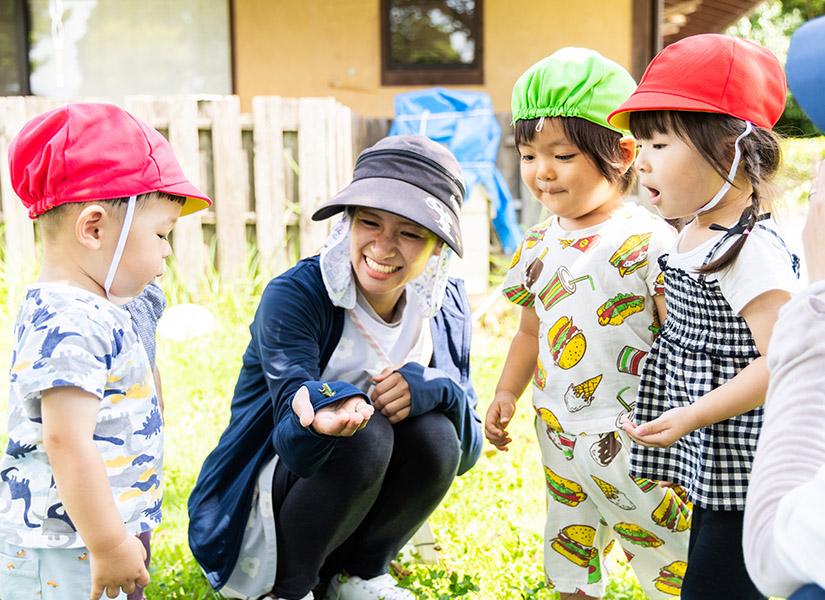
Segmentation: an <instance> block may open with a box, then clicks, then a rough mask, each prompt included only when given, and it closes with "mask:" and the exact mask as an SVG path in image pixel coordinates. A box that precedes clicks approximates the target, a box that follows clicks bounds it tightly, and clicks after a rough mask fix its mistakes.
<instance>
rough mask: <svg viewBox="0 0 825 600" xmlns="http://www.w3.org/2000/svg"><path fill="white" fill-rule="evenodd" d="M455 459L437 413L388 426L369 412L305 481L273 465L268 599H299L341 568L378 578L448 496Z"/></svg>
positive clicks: (451, 430)
mask: <svg viewBox="0 0 825 600" xmlns="http://www.w3.org/2000/svg"><path fill="white" fill-rule="evenodd" d="M459 453H460V449H459V445H458V436H457V435H456V431H455V427H454V426H453V424H452V423H451V422H450V421H449V419H447V417H445V416H444V415H443V414H441V413H435V412H430V413H426V414H423V415H420V416H418V417H410V418H407V419H405V420H403V421H401V422H400V423H396V424H395V425H390V423H389V421H387V419H386V418H385V417H384V416H383V415H381V414H379V413H378V412H376V413H375V414H374V415H373V416H372V418H371V419H370V421H369V423H368V424H367V426H366V427H365V428H364V429H362V430H361V431H359V432H357V433H356V434H355V435H353V436H352V437H348V438H341V439H340V440H338V442H337V444H336V446H335V450H334V451H333V452H332V455H331V456H330V457H329V459H328V460H327V461H326V462H325V463H324V465H323V466H322V467H321V469H319V470H318V472H317V473H315V474H314V475H312V476H311V477H308V478H299V477H298V476H296V475H295V474H294V473H292V472H291V471H290V470H289V469H288V468H287V467H286V466H285V465H284V463H283V462H280V461H279V462H278V465H277V467H276V468H275V475H274V478H273V489H272V498H273V502H274V507H275V514H276V515H277V516H276V517H275V519H276V526H277V533H278V573H277V576H276V579H275V587H274V589H273V591H274V592H275V594H276V595H278V596H282V597H286V598H301V597H303V596H304V595H306V594H307V593H308V592H309V591H310V590H312V589H313V588H314V587H315V586H316V585H317V584H318V583H319V581H320V579H321V577H324V578H327V577H331V576H332V575H335V574H336V573H338V572H340V571H342V570H346V571H347V572H348V573H349V574H350V575H358V576H359V577H363V578H370V577H376V576H378V575H382V574H384V573H386V572H387V569H388V568H389V564H390V561H391V560H393V559H394V558H395V557H396V555H397V554H398V551H399V550H400V549H401V547H402V546H403V545H404V544H405V543H406V542H407V541H408V540H409V539H410V538H411V537H412V536H413V534H414V533H415V532H416V531H417V530H418V528H419V527H420V526H421V525H422V524H423V523H424V521H426V520H427V517H429V516H430V514H431V513H432V512H433V511H434V510H435V509H436V507H437V506H438V504H439V503H440V502H441V500H442V498H444V496H445V494H446V493H447V490H449V488H450V484H451V483H452V481H453V479H454V478H455V474H456V469H457V468H458V460H459Z"/></svg>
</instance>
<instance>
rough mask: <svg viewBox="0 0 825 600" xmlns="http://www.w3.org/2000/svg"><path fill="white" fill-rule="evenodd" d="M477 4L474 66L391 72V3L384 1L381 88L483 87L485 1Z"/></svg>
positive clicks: (382, 4)
mask: <svg viewBox="0 0 825 600" xmlns="http://www.w3.org/2000/svg"><path fill="white" fill-rule="evenodd" d="M475 1H476V13H477V14H476V19H477V31H476V37H475V44H476V47H475V61H474V64H473V65H456V66H434V67H430V68H426V69H390V67H389V65H390V64H391V55H390V0H381V15H380V18H381V23H380V27H381V85H385V86H391V85H482V84H484V0H475Z"/></svg>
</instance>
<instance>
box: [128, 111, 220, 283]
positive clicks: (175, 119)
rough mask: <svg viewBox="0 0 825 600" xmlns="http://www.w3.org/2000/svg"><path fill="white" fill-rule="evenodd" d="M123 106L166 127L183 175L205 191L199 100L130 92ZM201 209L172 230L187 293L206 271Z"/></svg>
mask: <svg viewBox="0 0 825 600" xmlns="http://www.w3.org/2000/svg"><path fill="white" fill-rule="evenodd" d="M126 110H128V111H129V112H131V113H132V114H134V115H135V116H136V117H138V118H140V119H143V120H144V121H146V122H147V123H148V124H149V125H151V126H152V127H155V128H158V129H163V128H165V129H166V130H167V132H168V133H167V138H168V140H169V145H170V146H172V150H173V151H174V152H175V157H176V158H177V159H178V162H179V163H180V165H181V168H182V169H183V173H184V175H186V178H187V179H189V181H191V182H192V183H193V184H194V185H195V186H196V187H197V188H198V189H199V190H201V191H202V192H204V193H207V192H206V190H207V187H206V183H207V182H206V181H203V180H202V179H203V178H202V176H201V169H200V150H199V137H198V103H197V99H196V97H194V96H174V97H164V98H156V97H154V96H131V97H128V98H126ZM202 216H203V213H201V212H197V213H194V214H192V215H187V216H186V218H184V219H180V220H178V222H177V224H176V225H175V230H174V231H173V233H172V247H173V250H174V257H175V262H176V263H177V265H178V267H179V268H178V274H179V276H180V277H181V279H182V280H183V282H184V284H185V286H186V288H187V289H188V290H189V292H190V293H193V294H197V293H198V292H199V291H200V288H201V285H202V283H203V279H202V277H203V274H204V273H205V271H206V258H207V257H206V249H205V247H204V243H203V227H202V223H203V218H202Z"/></svg>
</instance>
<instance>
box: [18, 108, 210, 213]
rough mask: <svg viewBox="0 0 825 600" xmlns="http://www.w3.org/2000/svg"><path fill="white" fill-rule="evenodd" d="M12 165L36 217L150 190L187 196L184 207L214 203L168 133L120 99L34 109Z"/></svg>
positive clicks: (20, 190) (187, 209)
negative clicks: (190, 174) (72, 205)
mask: <svg viewBox="0 0 825 600" xmlns="http://www.w3.org/2000/svg"><path fill="white" fill-rule="evenodd" d="M9 171H10V174H11V183H12V187H13V188H14V191H15V192H16V193H17V195H18V196H19V197H20V200H21V201H22V202H23V206H25V207H26V208H27V209H28V211H29V216H30V217H31V218H32V219H34V218H37V217H38V216H40V215H42V214H44V213H46V212H47V211H49V210H53V209H54V208H55V207H57V206H60V205H63V204H66V203H74V202H89V201H101V200H110V199H112V198H122V197H126V198H128V197H131V196H139V195H141V194H147V193H150V192H165V193H168V194H173V195H177V196H181V197H183V198H185V199H186V202H185V203H184V206H183V208H182V209H181V215H186V214H189V213H192V212H195V211H197V210H201V209H203V208H206V207H208V206H209V205H211V204H212V201H211V200H209V198H207V197H206V196H205V195H204V194H203V192H201V191H200V190H198V189H197V188H196V187H195V186H194V185H192V184H191V183H190V182H189V180H188V179H187V178H186V176H185V175H184V173H183V170H182V169H181V167H180V165H179V164H178V161H177V159H176V158H175V155H174V153H173V152H172V147H171V146H170V145H169V142H167V141H166V138H164V137H163V136H162V135H161V134H160V133H159V132H158V131H157V130H156V129H153V128H152V127H150V126H149V125H147V124H146V123H144V122H143V121H141V120H140V119H137V118H135V117H134V116H132V115H131V114H129V113H128V112H126V111H125V110H123V109H122V108H119V107H118V106H115V105H114V104H99V103H94V102H82V103H77V104H68V105H66V106H62V107H60V108H57V109H54V110H51V111H48V112H45V113H43V114H41V115H38V116H36V117H35V118H34V119H32V120H31V121H29V122H28V123H26V124H25V125H24V126H23V128H22V129H21V130H20V132H19V133H18V134H17V135H16V136H15V138H14V139H13V140H12V142H11V144H10V145H9Z"/></svg>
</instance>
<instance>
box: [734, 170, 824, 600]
mask: <svg viewBox="0 0 825 600" xmlns="http://www.w3.org/2000/svg"><path fill="white" fill-rule="evenodd" d="M814 188H816V189H819V190H825V162H823V163H820V165H819V173H818V176H817V180H816V182H815V183H814ZM802 239H803V242H804V246H805V258H806V262H807V266H808V279H809V281H811V282H812V283H811V285H809V286H808V288H807V289H806V290H805V291H804V292H803V293H801V294H800V295H799V296H797V297H796V298H794V299H793V300H792V301H791V302H790V303H788V304H787V305H786V306H785V307H784V308H783V309H782V311H781V313H780V316H779V320H778V321H777V323H776V327H775V331H774V334H773V339H772V341H771V345H770V349H769V351H768V368H769V369H770V373H771V378H770V385H769V387H768V394H767V400H766V402H765V424H764V425H763V428H762V434H761V436H760V438H759V445H758V447H757V451H756V459H755V460H754V463H753V470H752V472H751V481H750V485H749V487H748V498H747V502H746V505H745V523H744V535H743V544H744V552H745V564H746V566H747V568H748V572H749V573H750V576H751V578H752V579H753V581H754V583H756V585H757V587H758V588H759V589H760V590H761V591H762V592H763V593H765V594H770V595H775V596H782V597H786V596H788V595H789V594H791V593H792V592H793V591H794V590H796V589H797V588H798V587H800V586H802V585H804V584H806V583H811V582H815V583H817V584H819V585H820V586H821V587H825V571H823V569H822V557H823V556H825V521H823V520H822V519H821V518H819V515H821V512H822V498H823V497H825V436H823V434H822V431H823V429H825V376H823V373H825V252H824V251H823V249H822V242H823V240H825V191H820V192H819V193H812V195H811V203H810V206H809V208H808V217H807V219H806V221H805V228H804V230H803V232H802Z"/></svg>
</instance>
